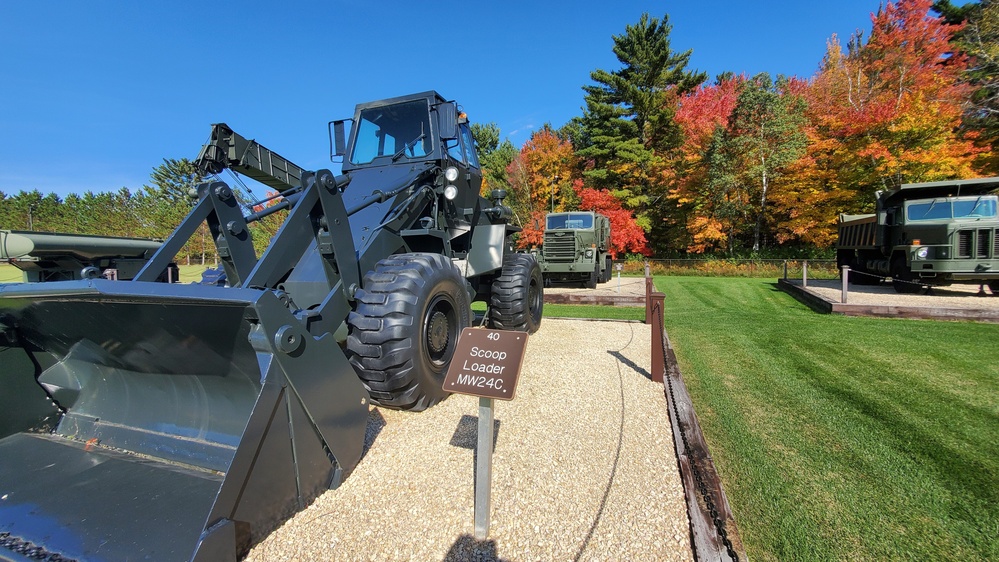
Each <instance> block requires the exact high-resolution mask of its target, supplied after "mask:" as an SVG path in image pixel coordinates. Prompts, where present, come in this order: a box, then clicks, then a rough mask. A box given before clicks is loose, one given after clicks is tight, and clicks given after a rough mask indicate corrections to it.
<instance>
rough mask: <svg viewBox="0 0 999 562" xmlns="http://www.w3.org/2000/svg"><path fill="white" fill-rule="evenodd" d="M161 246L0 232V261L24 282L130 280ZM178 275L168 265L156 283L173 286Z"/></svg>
mask: <svg viewBox="0 0 999 562" xmlns="http://www.w3.org/2000/svg"><path fill="white" fill-rule="evenodd" d="M161 244H162V240H152V239H148V238H126V237H120V236H91V235H86V234H70V233H58V232H34V231H24V230H0V260H4V261H6V262H7V263H10V264H11V265H13V266H14V267H16V268H18V269H20V270H21V271H22V272H23V273H24V281H25V282H32V283H40V282H49V281H71V280H74V279H95V278H97V277H105V278H108V279H120V280H129V279H132V278H134V277H135V276H136V275H137V274H138V273H139V271H140V270H141V269H142V267H143V266H144V265H146V262H147V261H148V260H149V258H151V257H152V255H153V254H154V253H155V252H156V250H158V249H159V247H160V245H161ZM179 274H180V271H179V269H178V268H177V264H175V263H170V264H168V266H167V268H166V269H165V270H164V271H163V272H162V273H161V275H160V276H159V278H158V280H159V281H163V282H167V283H170V282H174V281H176V280H177V279H178V278H179Z"/></svg>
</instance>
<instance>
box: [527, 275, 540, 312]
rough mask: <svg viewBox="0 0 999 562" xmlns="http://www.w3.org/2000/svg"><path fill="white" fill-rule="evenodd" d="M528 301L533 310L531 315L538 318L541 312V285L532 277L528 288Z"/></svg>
mask: <svg viewBox="0 0 999 562" xmlns="http://www.w3.org/2000/svg"><path fill="white" fill-rule="evenodd" d="M527 302H528V307H529V308H530V311H531V317H532V318H537V317H538V316H539V315H540V314H541V287H540V286H539V284H538V282H537V281H536V280H535V279H534V278H533V277H532V278H531V284H530V285H529V286H528V288H527Z"/></svg>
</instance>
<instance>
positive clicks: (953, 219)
mask: <svg viewBox="0 0 999 562" xmlns="http://www.w3.org/2000/svg"><path fill="white" fill-rule="evenodd" d="M997 189H999V178H982V179H973V180H950V181H938V182H928V183H911V184H903V185H902V186H901V187H899V188H897V189H893V190H889V191H879V192H878V193H877V200H876V208H875V213H874V214H865V215H847V214H841V215H840V216H839V240H838V242H837V245H836V260H837V263H838V264H839V266H840V267H842V266H844V265H846V266H849V267H850V270H851V272H850V276H849V280H850V281H851V282H854V283H857V284H877V283H880V282H881V281H882V280H883V278H885V277H891V280H892V285H893V286H894V288H895V291H897V292H899V293H915V292H919V291H920V290H922V289H923V287H925V286H928V285H937V286H946V285H949V284H951V283H979V284H987V285H988V286H989V288H990V289H991V290H992V292H993V293H999V217H997V214H996V210H997V199H999V198H997V196H996V195H995V191H996V190H997Z"/></svg>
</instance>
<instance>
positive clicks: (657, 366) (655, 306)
mask: <svg viewBox="0 0 999 562" xmlns="http://www.w3.org/2000/svg"><path fill="white" fill-rule="evenodd" d="M665 301H666V295H664V294H662V293H652V300H651V303H652V304H651V305H650V306H648V307H646V311H647V314H648V313H651V315H652V382H663V373H664V372H666V350H665V343H664V342H665V341H666V339H665V338H664V337H663V320H664V318H663V306H664V304H665Z"/></svg>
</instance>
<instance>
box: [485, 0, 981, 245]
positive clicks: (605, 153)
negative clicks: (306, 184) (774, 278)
mask: <svg viewBox="0 0 999 562" xmlns="http://www.w3.org/2000/svg"><path fill="white" fill-rule="evenodd" d="M671 29H672V28H671V26H670V24H669V17H668V15H666V16H663V17H662V18H661V19H660V18H656V17H650V16H649V15H648V14H644V15H643V16H642V17H641V19H640V20H639V21H638V22H637V23H635V24H634V25H629V26H627V27H626V28H625V30H624V33H622V34H620V35H615V36H614V37H613V40H614V47H613V49H614V54H615V55H616V56H617V59H618V61H620V63H621V66H620V68H618V69H615V70H604V69H597V70H595V71H593V72H592V73H591V79H592V82H593V83H592V84H589V85H586V86H584V87H583V90H584V94H585V95H584V100H585V108H583V114H582V115H581V116H578V117H575V118H573V119H572V120H570V121H569V122H568V123H566V124H564V125H563V126H561V127H558V128H555V127H553V126H551V125H546V126H544V127H542V128H541V129H540V130H537V131H535V132H534V134H533V135H532V136H531V138H530V139H529V140H528V141H527V142H526V143H525V144H524V145H523V147H522V148H521V149H520V150H519V151H518V150H516V149H514V148H513V147H512V145H509V144H507V143H504V144H502V145H499V144H497V143H495V142H493V141H494V139H497V138H498V134H497V133H498V131H489V134H487V135H482V136H483V137H484V138H485V139H486V142H482V141H480V145H481V148H483V149H484V152H485V153H486V156H485V158H484V159H483V160H484V162H485V166H486V168H487V180H488V181H487V183H488V185H489V189H491V188H493V187H502V188H504V189H507V190H508V191H509V192H510V194H511V196H510V199H509V200H510V201H511V203H512V204H513V205H514V209H515V211H516V214H517V216H518V217H520V218H521V220H522V224H523V225H524V226H525V231H524V233H523V236H522V237H521V245H522V246H530V245H536V244H537V243H539V242H540V240H541V232H540V230H539V225H542V224H543V221H541V220H540V219H541V217H543V215H544V213H546V212H550V211H552V210H555V211H562V210H569V209H592V210H599V211H607V212H608V214H611V215H612V216H614V217H616V219H612V220H613V229H614V230H615V231H617V232H618V233H619V234H620V236H618V237H616V239H615V240H613V243H614V246H615V250H616V251H617V252H618V253H629V252H640V253H644V254H654V255H656V256H658V257H670V256H677V255H684V254H705V253H707V254H722V255H753V254H756V255H759V254H760V253H761V252H774V251H775V250H776V251H777V252H781V253H783V255H789V254H791V253H792V252H805V253H808V252H815V251H816V250H818V251H821V250H822V249H823V248H829V247H830V246H831V245H832V244H833V243H834V242H835V238H836V221H837V217H838V214H839V213H844V212H845V213H860V212H871V211H872V210H873V205H874V200H875V196H874V194H875V192H876V191H878V190H887V189H892V188H896V187H898V186H899V185H901V184H902V183H915V182H924V181H937V180H945V179H964V178H971V177H979V176H992V175H999V150H997V140H999V78H997V77H999V3H997V2H995V1H994V0H983V1H982V2H976V3H971V4H967V5H965V6H962V7H955V6H953V5H951V4H950V2H949V1H946V0H944V1H940V2H936V3H935V4H931V3H930V0H898V1H897V2H894V3H887V4H885V5H883V6H882V8H881V9H880V10H879V11H878V12H877V13H876V14H874V15H873V16H872V29H871V31H870V34H869V36H868V37H866V38H865V37H864V34H863V33H857V34H854V35H853V36H851V37H850V38H849V40H848V42H847V44H846V45H845V46H844V45H843V44H842V43H841V42H840V40H839V38H837V37H836V36H832V37H830V38H829V40H828V42H827V49H826V53H825V56H824V58H823V60H822V61H821V63H820V65H819V70H818V72H817V73H816V74H815V75H814V76H812V77H810V78H808V79H802V78H798V77H793V76H792V77H787V76H771V75H769V74H766V73H764V74H758V75H755V76H745V75H735V74H733V73H724V74H722V75H719V76H717V77H715V78H714V80H711V81H708V79H707V76H706V75H705V74H704V73H702V72H697V71H694V70H691V69H689V68H688V66H689V59H690V55H691V51H689V50H688V51H683V52H677V51H675V50H673V49H672V47H671V44H670V31H671Z"/></svg>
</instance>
